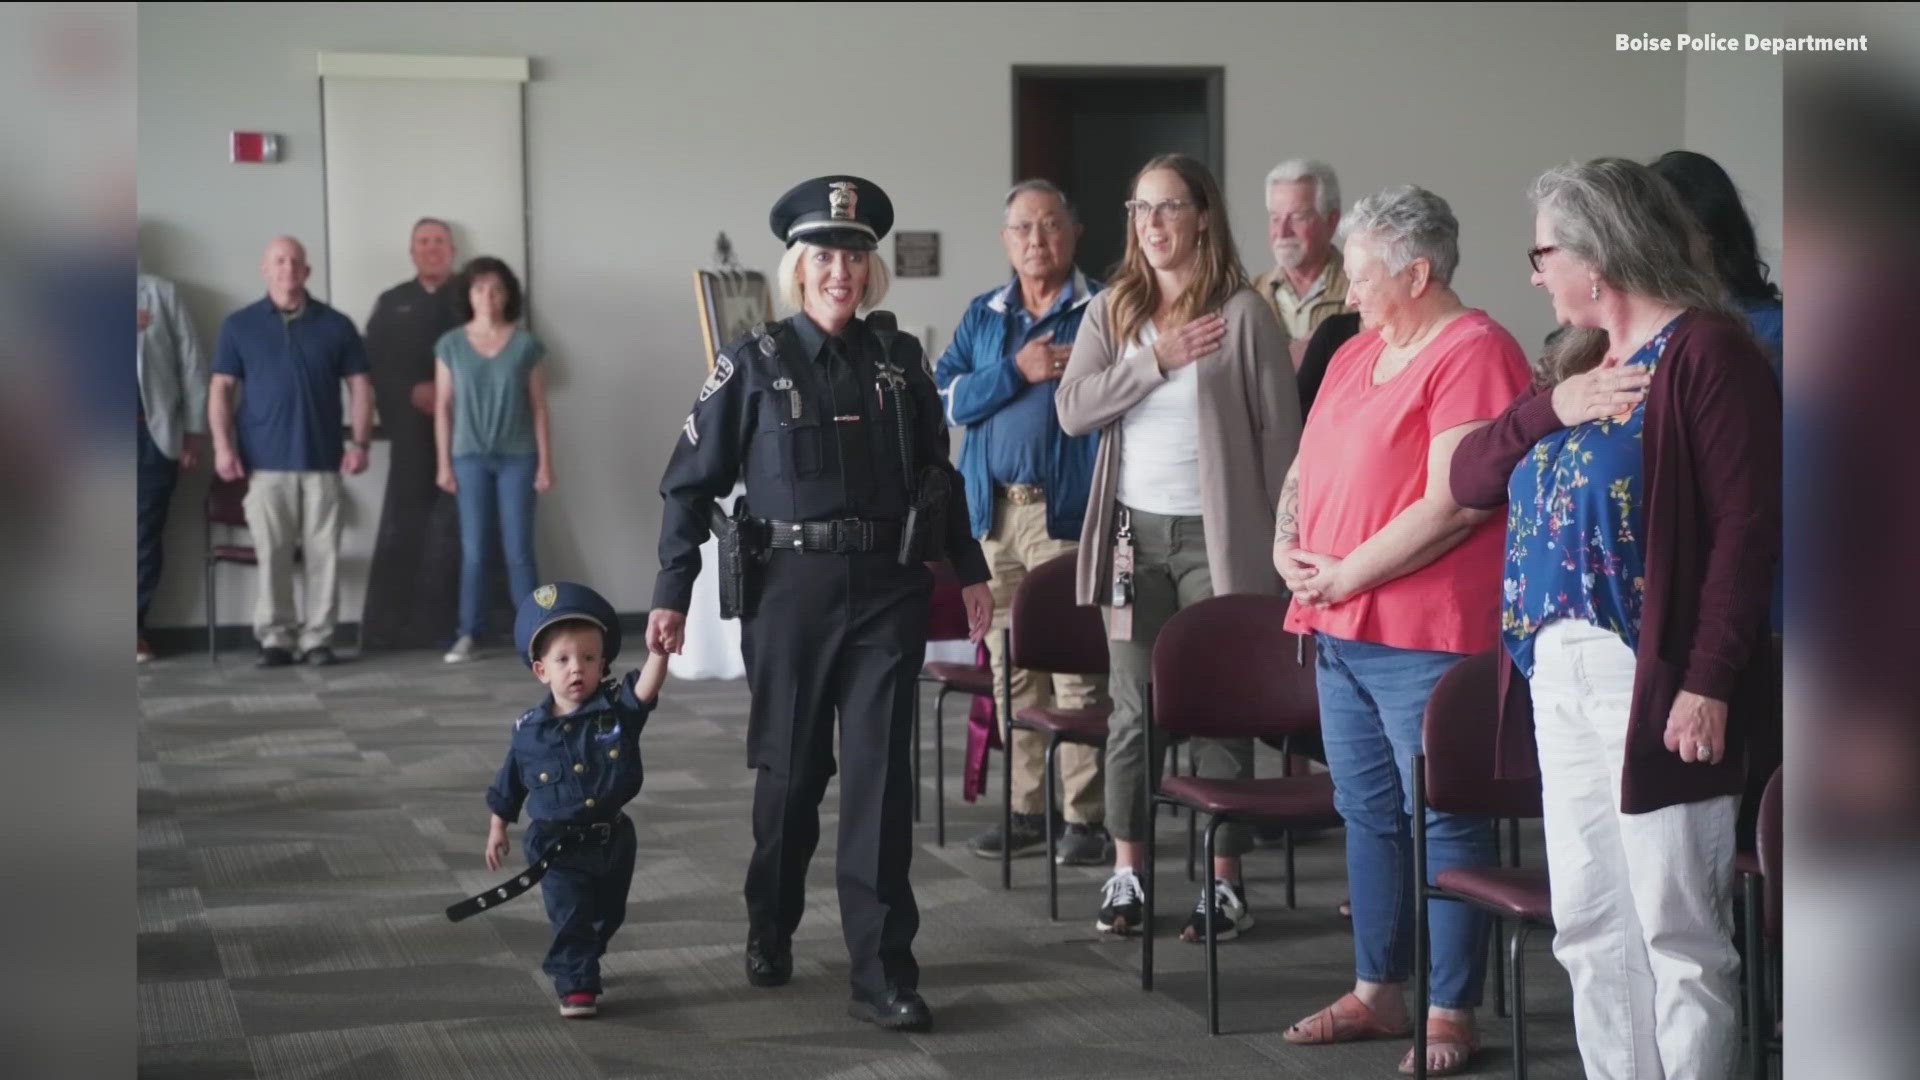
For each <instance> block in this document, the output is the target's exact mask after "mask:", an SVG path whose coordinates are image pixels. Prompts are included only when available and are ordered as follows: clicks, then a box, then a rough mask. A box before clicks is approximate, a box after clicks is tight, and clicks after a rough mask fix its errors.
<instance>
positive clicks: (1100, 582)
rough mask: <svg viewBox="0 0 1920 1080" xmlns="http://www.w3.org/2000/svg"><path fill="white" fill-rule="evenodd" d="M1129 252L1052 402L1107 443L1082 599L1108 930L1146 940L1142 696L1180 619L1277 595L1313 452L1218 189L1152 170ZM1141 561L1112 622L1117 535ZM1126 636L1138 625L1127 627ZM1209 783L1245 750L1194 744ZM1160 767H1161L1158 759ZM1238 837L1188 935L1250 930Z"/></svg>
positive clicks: (1273, 327) (1249, 749)
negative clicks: (1281, 513) (1280, 540)
mask: <svg viewBox="0 0 1920 1080" xmlns="http://www.w3.org/2000/svg"><path fill="white" fill-rule="evenodd" d="M1127 212H1128V216H1129V219H1130V221H1131V228H1130V229H1129V230H1128V233H1127V253H1126V256H1125V257H1124V258H1123V259H1122V261H1121V264H1120V269H1119V272H1118V273H1117V274H1116V275H1115V276H1114V279H1113V281H1112V283H1111V285H1110V286H1109V287H1108V289H1107V290H1106V291H1105V292H1103V293H1101V294H1100V295H1099V296H1097V297H1095V298H1094V300H1093V303H1092V304H1090V305H1088V308H1087V314H1086V318H1085V321H1084V322H1083V323H1082V324H1081V328H1080V334H1079V336H1078V338H1077V339H1076V340H1075V341H1074V345H1073V354H1072V356H1071V358H1070V359H1069V360H1068V362H1067V370H1066V373H1065V374H1064V375H1062V376H1061V379H1060V387H1059V391H1058V393H1057V396H1056V398H1055V403H1056V407H1057V409H1058V411H1059V415H1060V426H1061V428H1062V429H1064V430H1065V431H1066V432H1067V434H1069V435H1082V434H1086V433H1088V432H1092V431H1098V432H1100V434H1101V439H1100V453H1099V457H1098V458H1097V459H1096V460H1095V463H1094V474H1093V490H1092V492H1091V495H1090V498H1089V499H1088V503H1087V516H1086V524H1085V525H1084V526H1083V527H1082V530H1081V534H1080V564H1079V599H1080V603H1082V604H1098V605H1101V606H1102V607H1106V608H1109V609H1110V610H1109V611H1108V613H1107V615H1108V622H1109V626H1110V628H1112V629H1113V631H1114V632H1113V633H1112V634H1111V635H1110V636H1111V637H1115V638H1118V639H1119V640H1111V641H1109V642H1108V654H1109V660H1110V664H1111V675H1110V679H1109V684H1110V687H1111V692H1112V695H1113V716H1112V719H1111V720H1109V721H1108V735H1107V754H1106V776H1107V781H1106V783H1107V792H1106V802H1107V825H1108V828H1109V829H1110V830H1111V831H1112V833H1113V838H1114V841H1115V844H1114V849H1115V858H1114V870H1113V876H1112V877H1111V878H1109V879H1108V880H1107V883H1106V886H1105V887H1104V888H1103V890H1102V893H1101V901H1100V914H1099V917H1098V919H1097V920H1096V923H1095V925H1096V926H1097V927H1098V928H1099V929H1100V931H1101V932H1102V933H1116V934H1128V933H1135V932H1138V931H1139V930H1140V929H1141V922H1142V901H1143V899H1144V897H1143V892H1142V889H1141V885H1140V879H1139V877H1138V876H1137V874H1136V873H1135V871H1136V869H1137V868H1138V867H1140V865H1141V864H1142V862H1143V861H1144V859H1145V856H1146V839H1147V831H1146V830H1147V829H1148V828H1149V827H1150V825H1151V820H1152V819H1151V817H1150V816H1149V815H1148V813H1147V807H1146V802H1145V799H1144V797H1143V776H1144V775H1145V772H1144V770H1146V769H1149V768H1151V769H1152V770H1153V771H1154V774H1156V775H1157V774H1158V772H1159V769H1160V767H1161V762H1160V761H1158V760H1156V761H1153V762H1151V763H1149V762H1147V760H1146V745H1145V744H1146V740H1145V734H1146V728H1145V723H1146V689H1147V677H1148V674H1149V672H1150V671H1151V659H1152V655H1153V643H1154V639H1155V638H1156V637H1157V636H1158V635H1159V632H1160V627H1161V625H1162V624H1164V623H1165V622H1166V620H1167V619H1168V618H1169V617H1171V616H1172V615H1173V613H1174V612H1175V611H1178V610H1179V609H1180V608H1183V607H1186V606H1187V605H1189V604H1192V603H1194V602H1196V601H1199V600H1203V599H1206V598H1207V597H1209V596H1213V595H1215V594H1226V593H1262V594H1266V595H1270V596H1277V595H1280V594H1281V583H1280V577H1279V575H1278V574H1277V573H1276V572H1275V570H1274V568H1273V561H1272V558H1271V545H1272V540H1273V521H1274V507H1275V506H1276V505H1277V504H1278V502H1279V497H1280V486H1281V482H1282V481H1283V480H1284V479H1285V478H1286V475H1287V468H1288V466H1290V465H1291V464H1292V463H1293V454H1294V449H1295V447H1296V446H1297V445H1298V444H1299V440H1300V401H1299V396H1298V394H1297V393H1296V392H1295V389H1294V382H1293V365H1292V363H1291V362H1290V361H1289V358H1288V354H1287V336H1286V332H1285V331H1284V330H1282V329H1281V328H1280V323H1279V321H1278V320H1276V319H1275V318H1274V315H1273V311H1272V309H1271V308H1269V307H1268V306H1267V305H1266V303H1265V302H1264V301H1262V300H1261V299H1260V297H1259V295H1258V294H1256V293H1255V292H1254V291H1253V290H1252V289H1251V288H1249V287H1248V285H1247V276H1246V271H1245V270H1243V269H1242V268H1241V266H1240V258H1239V255H1238V253H1237V252H1236V250H1235V248H1234V245H1233V234H1232V233H1231V231H1229V229H1228V227H1227V216H1226V207H1225V205H1224V203H1223V202H1222V201H1221V198H1220V187H1219V185H1218V184H1217V183H1216V182H1215V181H1214V178H1213V177H1212V176H1211V175H1210V174H1209V173H1208V172H1207V170H1206V167H1205V166H1203V165H1201V164H1200V163H1199V162H1197V161H1195V160H1193V159H1192V158H1190V157H1186V156H1184V155H1180V154H1169V155H1165V156H1162V157H1157V158H1155V159H1153V160H1152V161H1149V162H1148V163H1147V164H1146V167H1145V168H1143V169H1141V171H1140V174H1139V176H1137V177H1136V178H1135V179H1134V184H1133V198H1132V199H1131V200H1130V201H1129V202H1128V203H1127ZM1123 526H1124V527H1125V528H1126V529H1127V531H1128V533H1129V535H1130V538H1131V544H1132V547H1133V551H1134V571H1133V578H1132V581H1133V588H1132V598H1131V603H1130V604H1128V605H1127V607H1126V608H1123V609H1113V607H1112V606H1113V602H1114V597H1113V555H1114V542H1115V538H1116V535H1117V534H1118V531H1119V529H1120V528H1121V527H1123ZM1128 622H1130V623H1131V626H1130V628H1129V627H1128V626H1127V625H1126V624H1127V623H1128ZM1194 753H1195V760H1196V762H1197V763H1198V766H1199V774H1200V775H1201V776H1208V777H1251V776H1252V775H1253V746H1252V743H1251V741H1250V740H1244V739H1241V740H1219V741H1215V740H1195V743H1194ZM1158 756H1159V755H1156V757H1158ZM1246 848H1247V837H1246V834H1245V832H1244V831H1243V830H1241V829H1237V828H1225V829H1222V830H1221V833H1220V838H1219V846H1218V848H1217V851H1218V852H1219V853H1220V854H1219V855H1218V857H1217V858H1216V859H1215V861H1214V867H1213V883H1212V886H1211V887H1209V888H1203V889H1202V890H1201V894H1200V902H1199V903H1198V904H1197V905H1196V906H1195V909H1194V914H1193V918H1192V920H1191V921H1190V922H1189V924H1188V926H1187V927H1186V929H1185V930H1184V931H1182V935H1181V936H1182V937H1183V938H1185V939H1187V940H1189V941H1197V940H1201V939H1202V938H1203V937H1204V934H1205V932H1206V923H1205V921H1204V920H1205V919H1206V918H1207V917H1208V915H1209V913H1211V915H1212V918H1213V920H1214V928H1215V932H1216V933H1217V935H1218V936H1219V938H1220V939H1222V940H1225V939H1228V938H1232V937H1234V936H1236V935H1237V934H1238V933H1239V932H1240V931H1242V930H1245V929H1247V928H1248V927H1250V926H1252V925H1253V918H1252V916H1251V915H1249V914H1248V913H1247V907H1246V902H1245V899H1244V896H1245V892H1244V889H1243V887H1242V886H1241V883H1240V854H1241V852H1243V851H1245V850H1246Z"/></svg>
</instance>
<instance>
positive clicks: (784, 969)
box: [747, 941, 793, 987]
mask: <svg viewBox="0 0 1920 1080" xmlns="http://www.w3.org/2000/svg"><path fill="white" fill-rule="evenodd" d="M791 978H793V946H792V944H790V943H782V944H779V945H773V944H768V943H765V942H759V941H749V942H747V981H748V982H750V983H752V984H753V985H755V986H759V987H771V986H785V985H787V980H788V979H791Z"/></svg>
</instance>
